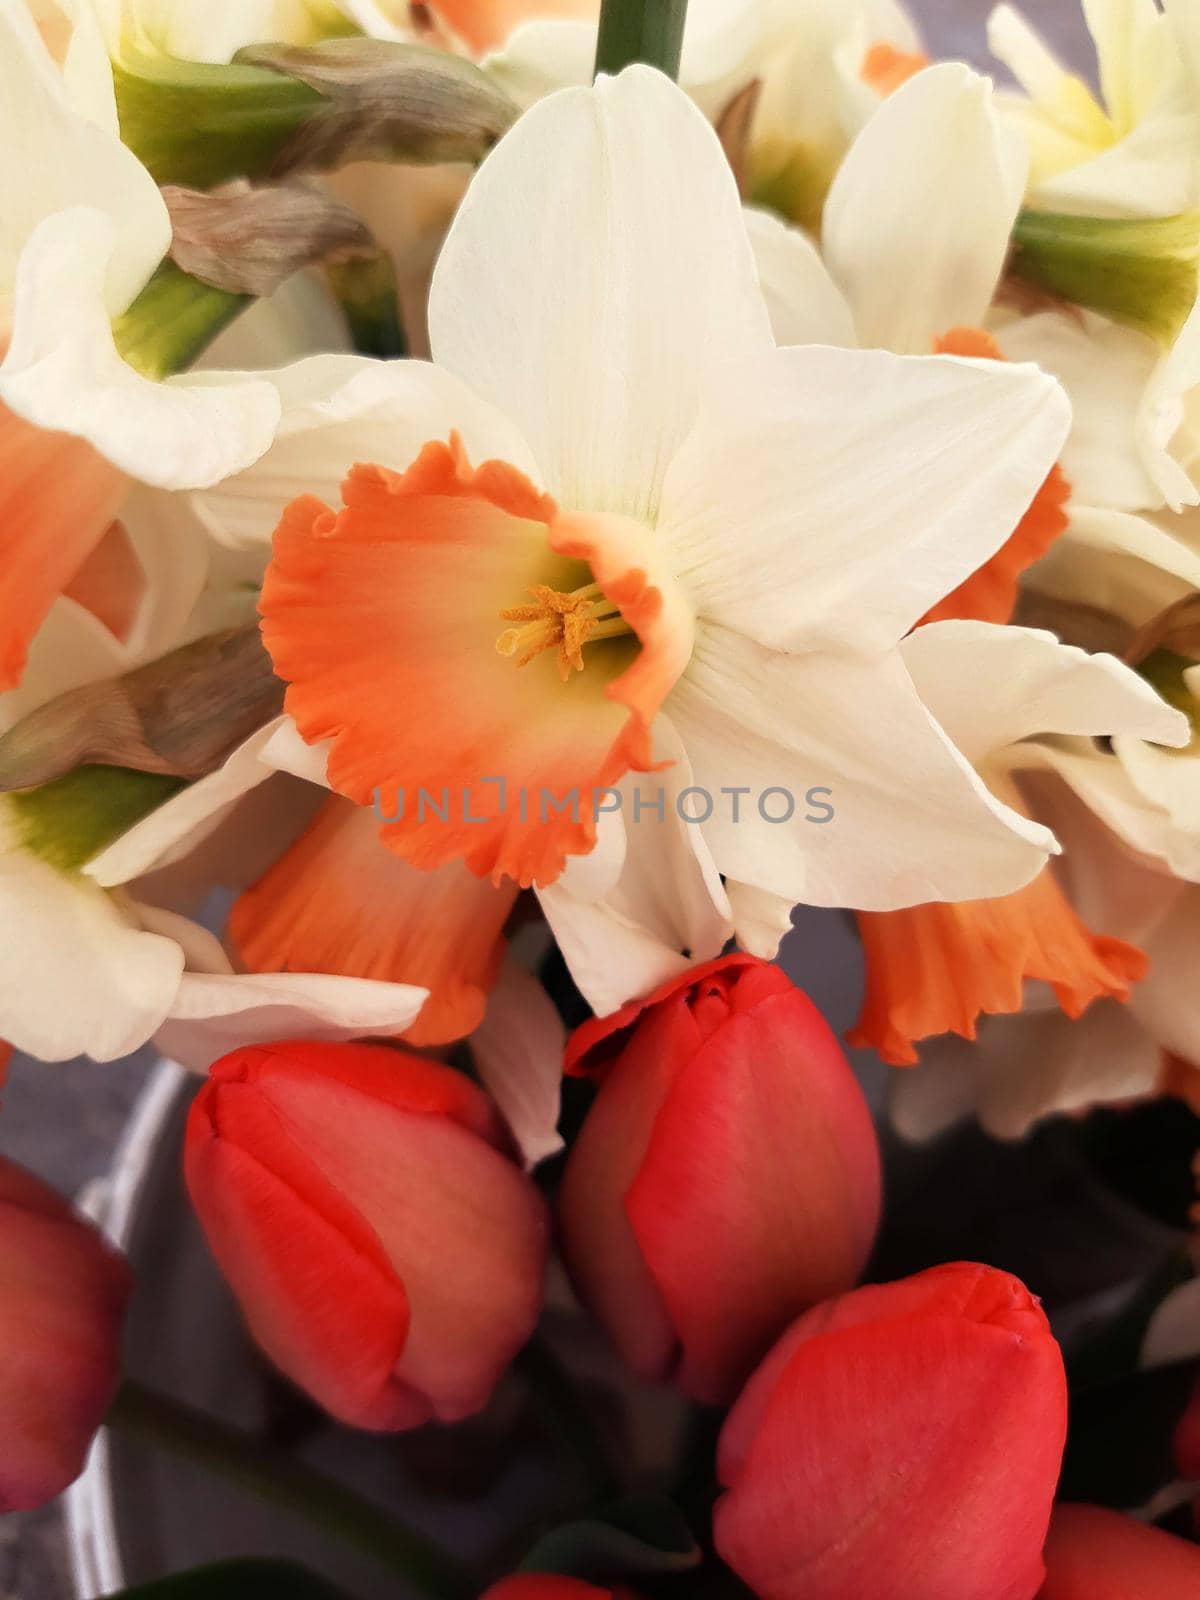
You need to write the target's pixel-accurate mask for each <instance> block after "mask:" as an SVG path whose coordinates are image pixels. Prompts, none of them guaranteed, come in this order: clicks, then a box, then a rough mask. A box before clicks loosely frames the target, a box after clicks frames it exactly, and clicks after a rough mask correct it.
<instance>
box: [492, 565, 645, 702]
mask: <svg viewBox="0 0 1200 1600" xmlns="http://www.w3.org/2000/svg"><path fill="white" fill-rule="evenodd" d="M529 593H530V594H531V595H532V596H533V599H534V604H533V605H529V606H510V607H508V609H507V610H504V611H502V612H501V613H500V619H501V621H502V622H515V623H520V624H521V626H520V627H515V628H505V629H504V631H503V633H501V634H500V636H499V638H498V639H497V640H496V649H497V650H498V651H499V652H500V654H501V655H502V656H513V657H515V658H516V664H517V666H518V667H524V666H528V664H529V662H531V661H532V660H534V658H535V657H537V656H540V655H541V653H542V651H543V650H554V649H557V651H558V673H559V676H560V677H561V678H562V680H563V682H564V683H566V681H567V679H568V678H569V677H570V676H571V673H572V671H575V672H582V671H583V647H584V645H585V644H587V643H589V642H590V641H591V640H594V639H616V638H619V637H620V635H621V634H624V633H632V632H633V629H632V628H631V627H630V626H629V624H628V623H627V622H626V621H625V618H624V617H623V616H622V615H621V612H620V609H619V608H618V607H617V606H615V605H614V604H613V603H612V601H611V600H610V599H609V598H608V597H607V595H605V593H604V591H603V590H602V589H601V587H600V585H599V584H598V583H589V584H587V585H586V586H585V587H584V588H582V589H572V590H571V592H570V593H569V594H562V593H560V592H559V590H557V589H551V588H550V586H549V585H548V584H545V583H535V584H534V585H533V586H532V588H531V589H530V590H529Z"/></svg>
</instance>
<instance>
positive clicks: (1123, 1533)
mask: <svg viewBox="0 0 1200 1600" xmlns="http://www.w3.org/2000/svg"><path fill="white" fill-rule="evenodd" d="M1193 1593H1200V1550H1198V1549H1197V1548H1196V1546H1195V1545H1194V1544H1190V1543H1189V1542H1188V1541H1187V1540H1186V1539H1179V1538H1176V1536H1175V1535H1174V1534H1171V1533H1164V1532H1163V1531H1162V1530H1161V1529H1159V1528H1155V1527H1149V1526H1147V1524H1146V1523H1144V1522H1140V1521H1139V1520H1138V1519H1137V1518H1136V1517H1128V1516H1123V1515H1122V1514H1121V1513H1120V1512H1117V1511H1108V1510H1104V1509H1102V1508H1101V1507H1100V1506H1078V1505H1060V1506H1059V1507H1058V1508H1057V1509H1056V1511H1055V1513H1054V1517H1053V1520H1052V1521H1051V1523H1050V1536H1049V1538H1048V1539H1047V1541H1046V1582H1045V1585H1044V1587H1043V1588H1042V1590H1041V1594H1040V1597H1039V1600H1122V1597H1123V1596H1125V1595H1130V1596H1133V1595H1136V1596H1137V1600H1182V1597H1183V1596H1184V1595H1188V1594H1193Z"/></svg>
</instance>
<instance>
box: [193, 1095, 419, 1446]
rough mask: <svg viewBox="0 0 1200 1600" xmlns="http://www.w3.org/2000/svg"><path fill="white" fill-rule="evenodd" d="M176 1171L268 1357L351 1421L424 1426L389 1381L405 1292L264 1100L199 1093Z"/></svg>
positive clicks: (365, 1229) (402, 1327)
mask: <svg viewBox="0 0 1200 1600" xmlns="http://www.w3.org/2000/svg"><path fill="white" fill-rule="evenodd" d="M210 1105H211V1106H212V1107H213V1109H212V1111H209V1106H210ZM218 1108H219V1117H220V1121H219V1124H218V1123H217V1121H216V1117H217V1113H218ZM184 1170H185V1172H186V1176H187V1184H188V1189H189V1191H190V1193H191V1196H192V1201H193V1204H194V1205H195V1206H196V1208H197V1210H198V1211H199V1213H200V1215H201V1217H202V1219H203V1222H204V1227H205V1232H206V1234H207V1236H208V1241H209V1245H210V1247H211V1249H212V1251H213V1253H214V1255H215V1256H216V1258H217V1261H218V1262H219V1264H220V1266H221V1270H222V1271H223V1272H224V1274H225V1276H226V1277H227V1278H228V1279H229V1281H230V1283H231V1284H232V1285H233V1287H234V1289H235V1291H236V1292H237V1293H238V1294H239V1297H240V1298H241V1301H242V1305H243V1308H244V1309H245V1311H246V1314H247V1320H248V1322H249V1324H250V1328H251V1331H252V1332H253V1334H254V1337H255V1339H256V1340H257V1341H258V1342H259V1344H261V1345H262V1347H263V1349H264V1350H266V1352H267V1354H268V1355H270V1356H271V1358H272V1359H273V1360H274V1361H276V1362H278V1364H279V1365H280V1366H281V1367H283V1369H284V1370H285V1371H286V1372H288V1373H289V1374H291V1375H292V1376H293V1377H294V1378H295V1379H296V1381H297V1382H299V1383H301V1384H302V1385H303V1386H304V1387H305V1388H306V1389H307V1390H308V1391H309V1393H311V1394H313V1395H314V1396H316V1397H317V1398H318V1399H319V1400H320V1402H321V1403H322V1404H323V1405H324V1406H325V1408H326V1409H327V1410H329V1411H331V1412H332V1413H333V1414H334V1415H335V1416H337V1417H339V1418H341V1420H342V1421H344V1422H348V1423H350V1424H351V1425H352V1426H359V1427H371V1428H383V1429H390V1428H403V1427H411V1426H414V1425H415V1424H417V1423H420V1422H423V1421H425V1420H427V1419H428V1416H429V1411H430V1408H429V1405H428V1402H427V1401H426V1400H425V1399H424V1397H423V1396H421V1395H419V1394H417V1393H415V1392H414V1391H413V1390H412V1389H410V1388H409V1387H408V1386H407V1385H406V1384H404V1383H403V1382H402V1381H399V1380H398V1379H397V1377H396V1375H395V1374H396V1369H397V1366H398V1364H399V1362H400V1359H401V1356H402V1354H403V1350H404V1346H405V1342H406V1340H407V1337H408V1330H409V1326H410V1320H411V1316H410V1307H409V1302H408V1297H407V1295H406V1294H405V1291H404V1285H403V1283H402V1282H401V1281H400V1279H399V1278H398V1277H397V1275H396V1273H395V1271H394V1270H393V1268H392V1265H391V1263H390V1261H389V1260H388V1257H387V1254H386V1252H385V1251H384V1249H383V1246H382V1245H381V1243H380V1241H379V1239H378V1237H377V1236H376V1234H375V1233H374V1231H373V1230H372V1228H371V1227H370V1225H369V1223H367V1222H366V1221H365V1220H364V1219H363V1218H362V1216H361V1215H360V1214H359V1213H358V1211H357V1210H356V1209H355V1207H354V1205H353V1202H352V1201H351V1200H350V1199H349V1198H348V1197H347V1196H345V1195H344V1194H343V1193H342V1192H341V1191H340V1189H339V1188H338V1187H337V1186H335V1184H333V1183H332V1182H331V1181H330V1180H329V1179H328V1178H327V1177H326V1176H325V1174H324V1172H323V1171H322V1169H321V1166H320V1163H319V1162H318V1161H317V1160H316V1159H314V1158H313V1156H312V1155H311V1153H310V1152H309V1151H307V1150H306V1149H305V1148H304V1146H303V1144H302V1143H301V1142H300V1141H298V1140H297V1139H296V1137H295V1134H294V1132H293V1130H292V1129H291V1128H289V1127H288V1126H287V1124H286V1123H282V1122H281V1120H280V1118H279V1115H278V1113H277V1112H276V1111H275V1110H274V1109H273V1108H272V1106H271V1104H270V1102H269V1101H267V1100H265V1099H264V1098H262V1097H260V1096H259V1095H258V1094H257V1093H256V1092H255V1090H254V1089H253V1088H251V1087H247V1086H245V1085H242V1084H238V1083H236V1082H235V1083H222V1084H221V1085H220V1094H219V1099H218V1098H215V1097H214V1096H213V1093H212V1086H211V1085H210V1086H209V1089H208V1090H206V1091H202V1094H201V1097H200V1099H199V1100H198V1101H197V1102H196V1105H195V1106H194V1107H193V1110H192V1113H191V1115H190V1116H189V1118H188V1130H187V1144H186V1149H185V1156H184ZM331 1352H336V1359H331Z"/></svg>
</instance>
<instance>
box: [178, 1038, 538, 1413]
mask: <svg viewBox="0 0 1200 1600" xmlns="http://www.w3.org/2000/svg"><path fill="white" fill-rule="evenodd" d="M186 1172H187V1181H188V1188H189V1189H190V1191H191V1195H192V1200H193V1202H194V1204H195V1207H196V1210H197V1212H198V1213H199V1216H200V1220H201V1222H202V1223H203V1225H204V1228H205V1231H206V1232H207V1234H208V1239H209V1243H210V1245H211V1247H212V1250H213V1253H214V1255H215V1256H216V1258H217V1260H218V1262H219V1263H220V1265H221V1268H222V1270H223V1271H224V1273H225V1276H226V1278H227V1279H228V1280H229V1282H230V1284H231V1285H232V1287H233V1290H234V1292H235V1294H236V1295H237V1297H238V1299H239V1300H240V1301H241V1304H242V1309H243V1311H244V1312H245V1314H246V1318H247V1321H248V1323H249V1325H250V1329H251V1331H252V1332H253V1334H254V1336H255V1338H256V1339H257V1340H258V1342H259V1344H260V1345H261V1346H262V1348H263V1349H264V1350H265V1351H266V1353H267V1354H268V1355H269V1356H270V1357H271V1358H272V1360H274V1361H275V1363H276V1364H277V1365H278V1366H279V1367H280V1368H281V1369H282V1370H283V1371H284V1372H286V1373H287V1374H288V1376H289V1377H291V1378H292V1379H293V1380H294V1381H295V1382H297V1383H298V1384H299V1385H300V1386H301V1387H302V1388H304V1389H306V1390H307V1391H308V1393H309V1394H311V1395H312V1396H313V1398H314V1399H316V1400H317V1401H318V1402H319V1403H320V1404H321V1405H323V1406H324V1407H325V1408H326V1409H327V1410H328V1411H330V1412H331V1413H332V1414H333V1415H334V1416H336V1417H340V1418H341V1419H342V1420H343V1421H345V1422H348V1423H350V1424H352V1425H353V1426H357V1427H362V1428H372V1429H377V1430H380V1431H390V1430H395V1429H400V1428H410V1427H415V1426H417V1425H418V1424H420V1423H422V1422H426V1421H428V1420H429V1419H431V1418H438V1419H439V1420H441V1421H445V1422H449V1421H455V1420H457V1419H459V1418H461V1417H465V1416H469V1415H470V1414H471V1413H473V1412H475V1411H478V1410H479V1409H480V1408H481V1407H482V1406H483V1405H485V1404H486V1402H487V1400H488V1398H489V1396H490V1394H491V1392H492V1390H493V1388H494V1387H495V1384H496V1382H497V1380H498V1379H499V1377H500V1376H501V1374H502V1373H503V1372H504V1370H505V1368H506V1367H507V1366H508V1364H509V1362H510V1361H511V1360H512V1358H513V1356H514V1355H515V1354H516V1352H517V1350H518V1349H519V1348H520V1347H521V1345H522V1344H524V1342H525V1341H526V1339H527V1338H528V1337H529V1335H530V1334H531V1333H532V1331H533V1328H534V1324H535V1323H536V1321H537V1318H538V1313H539V1311H540V1309H541V1303H542V1289H543V1276H544V1269H545V1255H546V1239H547V1223H546V1217H545V1208H544V1206H543V1204H542V1200H541V1197H540V1196H539V1194H538V1192H537V1190H536V1189H535V1188H534V1186H533V1185H532V1183H531V1182H530V1181H529V1179H528V1178H526V1177H525V1175H524V1174H523V1173H522V1172H520V1171H519V1170H518V1169H517V1167H516V1165H515V1164H514V1163H513V1162H512V1161H511V1160H510V1159H509V1157H508V1155H507V1153H506V1149H505V1135H504V1133H503V1130H502V1125H501V1122H500V1119H499V1117H498V1115H497V1113H496V1111H495V1109H494V1108H493V1106H492V1104H491V1102H490V1101H489V1100H488V1098H487V1096H486V1095H485V1094H484V1093H483V1092H482V1090H480V1089H478V1088H477V1087H476V1086H475V1085H474V1084H473V1083H472V1082H471V1081H470V1080H469V1079H468V1078H465V1077H464V1076H463V1075H462V1074H461V1073H459V1072H454V1071H452V1070H451V1069H450V1068H449V1067H443V1066H440V1065H439V1064H437V1063H435V1062H432V1061H427V1060H424V1059H422V1058H421V1057H419V1056H413V1055H409V1054H407V1053H405V1052H402V1051H400V1050H396V1049H392V1048H390V1047H388V1046H386V1045H366V1044H306V1043H297V1042H289V1043H286V1044H274V1045H260V1046H252V1047H248V1048H246V1049H242V1050H235V1051H234V1052H233V1053H232V1054H231V1055H228V1056H225V1057H224V1058H223V1059H222V1060H220V1061H218V1062H216V1064H215V1065H214V1066H213V1067H212V1068H211V1070H210V1074H209V1080H208V1083H207V1084H206V1085H205V1087H204V1088H203V1089H202V1090H201V1092H200V1094H199V1095H198V1097H197V1099H196V1101H195V1103H194V1104H193V1106H192V1110H191V1114H190V1116H189V1119H188V1129H187V1148H186Z"/></svg>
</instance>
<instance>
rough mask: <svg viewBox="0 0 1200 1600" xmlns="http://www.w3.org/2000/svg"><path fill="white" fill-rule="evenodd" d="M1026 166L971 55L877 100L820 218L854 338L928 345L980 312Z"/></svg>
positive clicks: (1001, 258)
mask: <svg viewBox="0 0 1200 1600" xmlns="http://www.w3.org/2000/svg"><path fill="white" fill-rule="evenodd" d="M1027 169H1028V158H1027V156H1026V154H1025V149H1024V145H1023V142H1022V140H1021V138H1020V136H1019V135H1018V134H1016V133H1014V132H1013V131H1012V130H1011V129H1009V128H1008V127H1006V126H1005V125H1004V123H1003V122H1002V121H1001V120H1000V118H999V117H998V116H997V115H996V112H995V109H994V107H993V104H992V87H991V84H990V82H989V81H988V80H987V79H986V78H982V77H980V76H979V75H978V74H977V73H974V72H972V71H971V70H970V69H969V68H968V67H964V66H962V65H961V64H959V63H957V62H945V63H943V64H942V65H940V66H936V67H930V68H929V69H928V70H926V71H924V72H918V73H917V75H916V76H915V77H914V78H911V79H910V80H909V81H908V82H907V83H906V84H905V85H904V86H903V87H902V88H900V89H898V90H897V91H896V92H895V93H894V94H892V95H891V96H889V98H888V99H886V100H885V101H884V102H883V104H882V105H881V106H880V107H879V110H878V111H877V112H876V113H875V115H874V116H873V117H872V118H871V120H870V121H869V122H868V123H867V125H866V127H865V128H864V129H863V131H862V133H860V134H859V136H858V138H857V139H856V140H855V142H854V144H853V145H852V146H851V147H850V151H849V154H848V155H847V156H846V159H845V161H844V162H843V163H842V165H841V167H840V168H839V170H838V175H837V177H836V178H835V179H834V181H833V187H832V188H831V189H830V191H829V197H828V199H827V200H826V202H825V211H824V217H823V223H822V234H821V238H822V246H823V249H824V252H825V259H826V261H827V262H828V265H829V270H830V272H831V274H832V276H833V278H834V281H835V282H836V283H837V284H838V286H839V287H840V289H841V290H842V292H843V294H845V296H846V298H847V299H848V300H849V302H850V305H851V307H852V308H853V312H854V323H855V328H856V329H857V333H858V340H857V342H858V343H859V344H861V345H864V346H877V347H879V348H881V349H884V350H894V351H896V352H897V353H899V354H911V355H926V354H928V353H929V352H930V351H931V350H932V348H933V342H934V339H935V338H936V337H937V335H938V334H943V333H946V332H947V331H948V330H949V329H951V328H958V327H977V326H979V325H980V324H981V323H982V322H983V319H984V315H985V313H986V312H987V310H988V307H989V306H990V305H991V301H992V295H993V293H994V292H995V288H996V284H997V282H998V280H999V278H1000V274H1001V272H1002V271H1003V269H1004V262H1005V258H1006V256H1007V254H1008V249H1009V235H1010V234H1011V232H1012V226H1013V223H1014V222H1015V220H1016V216H1017V210H1018V208H1019V206H1020V204H1021V198H1022V196H1023V194H1024V192H1025V178H1026V174H1027ZM967 216H969V217H970V219H971V225H970V227H969V228H968V227H964V226H963V218H964V217H967Z"/></svg>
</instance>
